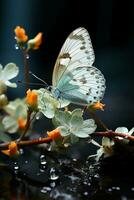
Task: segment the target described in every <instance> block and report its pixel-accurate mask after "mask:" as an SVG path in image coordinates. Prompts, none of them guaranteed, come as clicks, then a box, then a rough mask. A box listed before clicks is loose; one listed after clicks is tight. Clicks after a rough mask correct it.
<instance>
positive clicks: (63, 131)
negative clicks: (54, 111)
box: [58, 126, 70, 137]
mask: <svg viewBox="0 0 134 200" xmlns="http://www.w3.org/2000/svg"><path fill="white" fill-rule="evenodd" d="M58 129H59V130H60V133H61V136H63V137H65V136H67V135H70V133H69V131H68V128H67V127H65V126H59V127H58Z"/></svg>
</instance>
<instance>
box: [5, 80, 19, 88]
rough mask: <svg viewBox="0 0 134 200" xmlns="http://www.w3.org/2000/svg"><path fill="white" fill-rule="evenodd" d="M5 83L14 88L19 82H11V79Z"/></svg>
mask: <svg viewBox="0 0 134 200" xmlns="http://www.w3.org/2000/svg"><path fill="white" fill-rule="evenodd" d="M5 84H6V85H7V86H8V87H12V88H16V87H17V84H16V83H11V82H10V81H5Z"/></svg>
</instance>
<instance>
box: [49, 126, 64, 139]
mask: <svg viewBox="0 0 134 200" xmlns="http://www.w3.org/2000/svg"><path fill="white" fill-rule="evenodd" d="M47 135H48V137H50V138H51V139H52V140H55V139H56V138H59V137H60V136H61V134H60V131H59V130H58V129H55V130H53V131H50V132H47Z"/></svg>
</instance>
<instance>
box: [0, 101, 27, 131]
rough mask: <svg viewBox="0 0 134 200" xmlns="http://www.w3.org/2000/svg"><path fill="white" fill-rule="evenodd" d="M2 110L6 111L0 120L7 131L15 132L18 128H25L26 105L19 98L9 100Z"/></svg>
mask: <svg viewBox="0 0 134 200" xmlns="http://www.w3.org/2000/svg"><path fill="white" fill-rule="evenodd" d="M4 110H5V111H6V112H7V113H8V116H5V117H4V118H3V120H2V123H3V125H4V128H5V130H6V131H7V132H9V133H15V132H17V131H18V130H19V129H21V130H22V128H25V123H26V119H27V106H26V105H25V103H24V101H23V100H21V99H16V100H15V101H11V102H10V103H9V104H8V105H7V106H5V107H4Z"/></svg>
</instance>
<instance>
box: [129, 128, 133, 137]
mask: <svg viewBox="0 0 134 200" xmlns="http://www.w3.org/2000/svg"><path fill="white" fill-rule="evenodd" d="M133 133H134V127H133V128H132V129H131V130H130V131H129V132H128V134H129V135H132V134H133Z"/></svg>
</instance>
